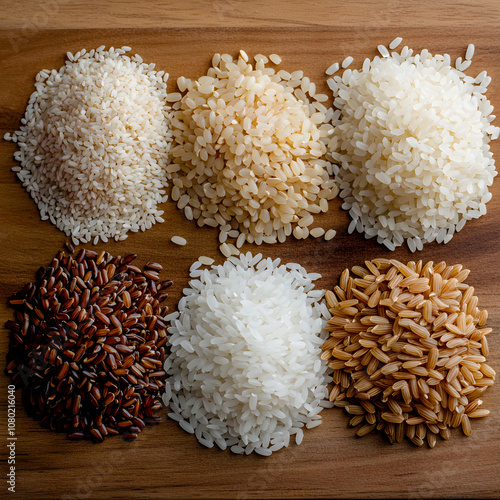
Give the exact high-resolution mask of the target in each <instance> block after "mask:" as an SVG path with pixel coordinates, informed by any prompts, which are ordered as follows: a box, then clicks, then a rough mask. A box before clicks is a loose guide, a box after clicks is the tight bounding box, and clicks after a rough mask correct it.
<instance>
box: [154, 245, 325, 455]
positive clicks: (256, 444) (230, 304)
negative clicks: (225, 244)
mask: <svg viewBox="0 0 500 500" xmlns="http://www.w3.org/2000/svg"><path fill="white" fill-rule="evenodd" d="M201 259H202V258H200V261H197V262H196V263H195V264H193V266H191V270H190V276H191V278H192V279H191V281H190V283H189V287H188V288H187V289H185V290H184V294H185V296H184V297H183V298H182V299H181V300H180V302H179V305H178V312H176V313H173V314H172V315H170V316H167V317H166V319H167V320H171V325H172V326H171V327H170V328H169V332H170V334H171V335H170V336H169V340H168V345H169V347H170V356H169V357H168V359H167V360H166V362H165V371H166V372H167V374H168V378H167V381H166V393H165V395H164V398H163V399H164V403H165V404H166V405H167V406H169V408H170V413H169V417H170V418H172V419H173V420H175V421H177V422H179V425H180V426H181V427H182V428H183V429H184V430H185V431H187V432H189V433H191V434H195V436H196V438H197V439H198V441H199V442H200V443H201V444H202V445H204V446H206V447H208V448H212V447H213V446H214V445H217V446H218V447H219V448H221V449H226V447H229V448H230V449H231V451H233V452H234V453H246V454H250V453H251V452H253V451H255V452H256V453H258V454H260V455H265V456H267V455H270V454H271V453H272V452H274V451H277V450H279V449H281V448H283V447H286V446H288V445H289V444H290V440H291V436H294V437H295V442H296V444H300V443H301V441H302V438H303V429H304V428H313V427H316V426H318V425H319V424H321V417H320V415H319V413H320V412H321V410H322V408H323V407H325V406H331V405H332V404H331V403H330V402H329V401H327V400H326V398H327V396H328V389H327V383H326V372H327V365H326V362H325V361H323V360H322V359H321V345H322V344H323V342H324V338H325V332H324V330H323V327H324V326H325V318H330V317H331V316H330V314H329V312H328V308H327V307H326V304H325V302H324V301H323V300H321V299H322V297H323V294H324V291H323V290H314V284H313V281H314V280H316V279H317V278H319V277H320V275H319V274H309V273H307V272H306V270H305V269H304V268H303V267H302V266H301V265H299V264H286V265H280V259H276V260H272V259H270V258H267V259H263V258H262V255H261V254H258V255H255V256H253V255H252V254H251V253H250V252H248V253H246V254H241V255H240V256H239V257H238V258H237V257H230V258H229V259H228V260H227V261H225V262H224V264H222V265H219V266H216V265H214V266H212V267H211V268H208V269H207V268H201V265H202V260H201ZM204 259H206V257H203V262H205V260H204Z"/></svg>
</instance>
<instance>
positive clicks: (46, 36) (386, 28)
mask: <svg viewBox="0 0 500 500" xmlns="http://www.w3.org/2000/svg"><path fill="white" fill-rule="evenodd" d="M54 2H55V3H56V4H57V6H58V7H57V9H56V10H55V11H54V15H53V16H50V19H48V20H47V22H46V23H41V22H40V25H39V27H38V28H36V29H33V30H29V29H23V25H22V22H23V21H26V20H27V21H30V19H33V16H35V14H37V13H38V12H40V6H43V5H48V4H50V2H48V1H46V2H43V1H42V2H33V1H30V2H28V1H18V2H16V7H15V12H14V11H9V10H8V9H10V6H9V5H8V4H7V3H6V2H2V10H3V12H2V11H1V10H0V18H1V19H2V21H1V23H0V27H1V29H0V67H1V68H2V91H1V93H0V117H1V118H0V136H2V137H3V135H4V134H5V133H6V132H12V131H13V130H15V129H16V128H17V127H18V125H19V121H20V119H21V117H22V115H23V112H24V108H25V106H26V103H27V100H28V97H29V95H30V93H31V92H32V90H33V81H34V76H35V75H36V73H37V72H38V71H39V70H40V69H42V68H59V67H60V66H61V65H62V63H63V60H64V53H65V52H66V51H73V52H76V51H78V50H80V49H81V48H83V47H85V48H87V49H89V48H92V47H97V46H98V45H101V44H105V45H107V46H109V45H114V46H120V45H130V46H131V47H132V48H133V51H135V52H137V53H139V54H141V56H142V57H143V58H144V60H145V61H148V62H155V63H156V64H157V67H158V68H159V69H164V70H166V71H168V72H169V73H170V75H171V80H170V82H169V87H170V90H174V88H175V80H176V78H177V77H178V76H181V75H184V76H187V77H198V76H200V75H202V74H203V73H204V72H205V71H206V69H207V68H208V66H209V63H210V60H211V57H212V54H213V52H222V51H228V52H230V53H233V54H236V53H237V51H238V50H239V49H240V48H244V49H245V50H246V51H247V52H248V53H249V54H250V55H254V54H256V53H258V52H261V53H266V54H270V53H272V52H276V53H278V54H280V55H281V56H282V58H283V64H282V67H283V68H285V69H287V70H295V69H303V70H304V72H305V73H306V74H307V75H308V76H310V77H311V79H312V80H313V81H315V82H316V84H317V86H318V88H319V89H322V90H326V85H325V79H324V70H325V69H326V68H327V67H328V66H329V65H330V64H331V63H332V62H334V61H336V60H342V59H343V58H344V57H346V56H347V55H353V56H354V57H355V63H354V64H355V65H357V66H358V67H359V66H360V65H361V63H362V60H363V59H364V58H365V57H373V56H374V55H375V49H376V46H377V45H378V44H379V43H386V44H388V43H389V42H390V41H391V40H392V39H393V38H394V37H395V36H398V35H401V36H404V37H405V43H407V44H409V45H410V46H411V47H412V48H414V49H416V50H420V49H422V48H428V49H429V50H430V51H431V52H441V53H442V52H448V53H450V54H451V55H452V56H453V57H457V56H463V54H464V53H465V49H466V46H467V44H468V43H469V42H473V43H475V45H476V56H475V57H474V61H473V65H472V67H471V68H470V70H468V73H469V74H475V73H478V72H480V71H482V70H483V69H487V70H488V73H489V74H490V75H491V77H492V79H493V81H492V83H491V86H490V89H489V90H488V97H489V99H490V100H491V102H492V104H493V105H494V106H495V107H497V108H498V107H499V106H500V66H499V64H498V53H499V50H500V39H499V37H498V34H499V27H500V16H499V13H498V2H496V1H494V0H491V1H489V2H487V1H482V2H474V3H472V2H467V3H462V2H460V3H459V2H451V1H447V2H441V3H438V2H429V1H424V2H420V3H419V4H418V5H417V4H416V2H376V3H375V2H335V3H334V2H318V1H316V2H313V1H311V2H309V3H307V4H306V3H301V4H300V5H299V3H298V2H271V3H269V4H268V3H267V2H245V3H243V2H231V3H229V2H223V1H215V0H214V1H213V2H183V3H182V4H181V3H177V2H175V5H177V7H175V8H174V3H173V2H170V5H168V3H165V2H151V3H150V7H151V8H147V7H146V6H145V5H144V4H143V3H138V2H122V4H121V7H122V8H121V9H119V10H118V9H114V10H111V6H112V4H114V2H111V1H101V2H99V5H100V7H98V8H96V9H95V10H94V9H88V8H86V7H83V4H84V2H79V1H75V2H70V1H69V0H67V1H61V0H54ZM402 4H404V9H403V10H402V11H401V12H392V11H387V9H385V12H384V7H388V8H394V6H400V5H402ZM165 5H166V6H167V7H168V8H167V7H165ZM178 5H182V8H181V7H178ZM217 5H219V6H220V5H222V6H223V7H224V9H225V10H223V18H221V17H220V14H218V13H217ZM334 5H335V7H334ZM244 6H245V7H244ZM219 12H220V9H219ZM30 16H31V17H30ZM221 19H223V20H224V23H222V21H221ZM255 23H256V24H257V25H258V27H255ZM221 24H224V26H226V27H225V28H224V29H221V28H220V26H221ZM125 28H127V29H125ZM496 123H497V124H498V120H497V122H496ZM499 146H500V145H499V141H497V142H496V143H492V150H493V152H494V154H495V155H497V156H498V154H500V147H499ZM14 151H15V146H14V145H13V144H12V143H8V142H5V141H0V187H1V190H2V196H1V197H0V223H1V226H0V243H1V244H2V251H1V254H0V277H1V285H2V286H1V288H0V322H1V326H0V332H1V334H0V335H1V336H0V368H1V370H2V376H1V378H0V382H1V383H0V414H1V416H2V419H1V422H2V428H1V430H0V435H1V436H2V437H5V436H6V424H5V422H6V418H5V416H6V393H7V389H6V387H7V384H8V379H7V377H5V376H4V375H3V371H4V368H5V353H6V352H7V348H8V338H7V334H8V332H7V330H6V329H5V328H4V327H3V323H4V322H5V321H6V320H7V319H9V318H10V317H11V315H12V311H11V310H10V309H9V308H8V307H7V305H6V302H7V298H8V297H9V295H11V294H12V293H13V292H14V291H16V290H17V289H19V288H20V287H21V286H22V285H23V284H25V283H26V282H28V281H30V280H32V279H33V278H34V273H35V271H36V270H37V268H38V267H39V266H40V265H46V264H47V263H48V262H50V260H51V258H52V256H53V255H54V254H55V253H56V252H57V250H59V249H60V248H61V247H62V245H63V244H64V242H65V241H66V238H65V236H64V235H63V234H62V233H61V232H59V231H58V230H57V229H55V228H54V227H53V226H52V225H51V224H50V223H48V222H41V221H40V220H39V215H38V211H37V208H36V206H35V205H34V203H33V202H32V200H31V199H30V198H29V196H28V194H27V193H26V192H25V191H24V189H23V188H22V186H21V185H20V183H19V182H18V181H17V180H16V178H15V176H14V174H13V173H12V172H11V171H10V168H11V167H12V166H14V162H13V160H12V154H13V152H14ZM492 191H493V194H494V196H493V199H492V201H491V202H490V203H489V204H488V213H487V215H486V216H484V217H482V218H481V219H479V220H477V221H471V222H469V223H468V224H467V225H466V226H465V228H464V229H463V230H462V232H461V233H459V234H458V235H456V236H455V237H454V238H453V240H452V241H451V242H450V243H449V244H447V245H437V244H429V245H426V246H425V247H424V250H423V251H422V252H419V253H417V254H414V255H412V254H411V253H410V252H409V251H408V250H407V249H406V248H399V249H397V250H396V251H395V252H393V253H391V252H388V251H387V250H385V249H384V248H382V247H381V246H379V245H377V244H376V242H374V241H373V240H365V239H364V238H363V236H361V235H359V234H353V235H347V226H348V223H349V218H348V216H347V214H346V213H345V212H344V211H342V210H341V208H340V205H341V202H340V200H339V199H336V200H333V201H332V202H331V205H330V211H329V212H328V213H327V214H325V215H324V216H322V217H321V218H318V222H319V225H322V226H323V227H332V228H334V229H336V230H337V233H338V234H337V236H336V237H335V238H334V239H333V240H331V241H330V242H324V241H322V240H313V239H308V240H307V241H295V240H291V241H287V242H286V243H285V244H282V245H262V246H261V247H259V248H257V247H255V246H252V245H248V244H247V245H246V246H245V247H244V250H251V251H254V252H256V251H257V250H258V251H262V252H263V253H264V254H265V255H266V256H272V257H275V256H280V257H282V259H283V260H284V261H295V262H300V263H301V264H302V265H304V266H305V267H306V268H307V269H308V270H309V271H311V272H320V273H322V275H323V278H322V279H321V280H319V283H318V285H319V286H322V287H330V288H331V287H332V286H333V285H335V284H336V282H337V280H338V277H339V276H340V273H341V272H342V270H343V269H344V268H345V267H351V266H352V265H355V264H358V263H361V262H363V261H364V260H366V259H372V258H375V257H381V256H384V257H395V258H398V259H400V260H403V261H408V260H412V259H422V260H424V261H427V260H433V261H435V262H439V261H441V260H445V261H446V262H448V263H462V264H464V266H466V267H468V268H469V269H471V274H470V277H469V279H468V282H469V283H470V284H471V285H473V286H474V287H475V289H476V294H477V295H478V297H479V302H480V306H481V307H485V308H487V309H488V310H489V313H490V319H489V321H488V324H489V326H491V327H493V329H494V332H493V333H492V334H491V336H490V339H489V340H490V348H491V356H490V359H489V362H490V364H491V366H493V367H494V368H495V369H496V370H497V371H499V368H500V355H499V351H500V339H499V338H498V330H499V326H500V286H499V283H500V269H499V265H498V249H499V247H500V230H499V219H500V184H499V181H498V180H497V181H496V182H495V183H494V186H493V189H492ZM164 209H165V213H166V217H165V219H166V222H165V223H164V224H161V225H156V226H154V227H153V228H152V229H151V230H149V231H147V232H145V233H141V234H133V235H131V236H130V237H129V238H128V239H127V240H126V241H124V242H120V243H116V242H111V243H109V244H106V245H104V244H99V245H97V249H99V250H100V249H103V248H106V249H107V250H108V251H109V252H111V253H112V254H115V255H116V254H121V255H123V254H125V253H127V252H134V253H137V254H138V255H139V257H138V261H139V263H141V264H142V263H145V262H146V261H147V260H156V261H158V262H160V263H162V264H164V266H165V268H166V271H164V272H163V276H165V277H168V278H171V279H173V280H174V286H173V287H172V288H171V294H170V297H169V298H168V299H167V304H168V305H169V306H170V307H171V308H175V304H176V302H177V300H178V299H179V298H180V296H181V292H182V288H183V287H185V286H186V284H187V281H188V279H187V278H188V269H189V266H190V264H191V263H192V262H193V261H194V260H195V259H196V258H197V257H198V256H199V255H200V254H204V255H208V256H211V257H213V258H215V259H216V261H217V262H222V256H221V255H220V254H219V253H218V250H217V231H216V230H214V229H210V228H198V227H197V226H196V224H195V223H193V222H188V221H187V220H186V219H185V218H184V217H183V215H182V214H181V213H180V212H179V211H178V210H177V209H176V208H175V206H174V204H173V203H171V202H168V203H166V204H165V206H164ZM176 234H178V235H182V236H184V237H186V239H187V240H188V244H187V246H186V247H183V248H181V247H177V246H175V245H173V244H172V243H170V241H169V240H170V237H171V236H173V235H176ZM484 404H485V407H487V408H489V409H490V410H492V414H491V415H490V416H489V417H487V418H486V419H482V420H478V421H474V422H473V433H472V436H471V437H469V438H466V437H465V436H463V435H462V433H461V432H460V431H458V430H456V431H454V432H452V439H451V440H450V441H448V442H445V441H439V442H438V445H437V446H436V448H435V449H433V450H430V449H428V448H426V447H423V448H421V449H420V448H416V447H414V446H413V445H411V444H408V443H403V444H400V445H394V446H390V445H389V444H387V443H386V442H385V441H384V440H383V438H382V437H381V436H379V435H370V436H367V437H365V438H363V439H355V438H354V437H353V435H354V432H353V431H352V429H348V428H347V423H348V418H347V416H346V415H345V414H344V413H343V412H342V411H340V410H337V409H333V410H326V411H324V412H323V414H324V423H323V425H321V426H320V427H318V428H317V429H314V430H311V431H309V432H306V435H305V438H304V442H303V444H302V445H301V446H299V447H297V446H292V447H290V448H289V449H286V450H283V451H281V452H279V453H276V454H273V456H271V457H270V458H262V457H258V456H249V457H245V456H235V455H232V454H231V453H229V452H221V451H219V450H215V449H212V450H207V449H205V448H203V447H201V446H200V445H198V443H197V441H196V439H195V438H194V437H193V436H189V435H188V434H186V433H185V432H183V431H182V430H180V429H179V427H178V426H177V425H176V424H175V423H174V422H172V421H165V422H163V423H161V424H160V425H159V426H157V427H155V428H148V429H146V431H144V432H143V433H141V435H140V436H139V438H138V440H137V441H136V442H134V443H124V442H123V441H122V440H121V439H120V438H114V439H107V440H106V441H105V442H104V443H103V444H100V445H94V444H92V443H74V442H70V441H68V440H66V438H65V436H64V435H58V434H54V433H51V432H49V431H47V430H45V429H41V428H40V426H39V424H38V422H35V421H33V420H32V419H30V418H28V417H27V415H26V413H25V411H24V409H23V407H22V405H21V397H20V393H19V392H18V393H17V423H16V425H17V427H16V431H17V436H18V440H17V464H16V472H17V487H16V490H17V496H18V497H19V498H29V497H33V496H35V497H36V498H117V499H118V498H247V497H248V498H280V497H281V498H328V497H330V498H331V497H334V498H346V497H348V498H437V497H438V498H456V497H461V496H465V497H477V498H498V497H499V496H500V477H499V476H498V463H499V461H500V425H499V423H500V420H499V418H500V417H499V415H500V389H499V387H498V386H493V387H492V388H491V389H489V390H488V391H487V393H486V396H485V397H484ZM164 413H165V412H162V415H164ZM4 453H5V448H3V447H2V454H4ZM2 458H3V455H2ZM2 463H3V464H5V462H4V461H3V462H2ZM3 467H4V466H3ZM4 470H5V469H3V468H2V473H4ZM465 471H466V472H465ZM0 488H6V486H4V485H2V486H1V487H0ZM1 491H2V493H3V491H4V490H1ZM5 491H6V490H5Z"/></svg>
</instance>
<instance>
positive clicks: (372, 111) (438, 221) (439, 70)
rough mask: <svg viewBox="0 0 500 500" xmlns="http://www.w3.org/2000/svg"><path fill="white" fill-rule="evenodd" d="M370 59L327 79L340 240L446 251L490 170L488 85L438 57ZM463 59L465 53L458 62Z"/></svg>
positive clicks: (405, 53)
mask: <svg viewBox="0 0 500 500" xmlns="http://www.w3.org/2000/svg"><path fill="white" fill-rule="evenodd" d="M396 43H397V44H398V45H399V43H400V39H399V37H398V38H397V39H395V40H394V41H393V42H392V43H391V44H390V46H391V48H392V47H396ZM384 49H385V50H384ZM379 51H380V53H381V54H382V55H383V56H385V57H382V58H380V57H375V58H374V59H373V60H372V61H370V60H365V63H364V64H363V69H362V70H361V71H359V70H352V71H351V70H347V71H345V72H344V73H343V75H342V76H338V75H336V76H334V77H333V78H330V79H329V80H328V86H329V88H330V89H331V90H332V91H333V94H334V105H335V107H337V108H338V109H339V110H340V115H335V116H333V118H332V123H333V125H334V126H335V129H334V132H333V134H332V137H331V140H330V142H329V145H328V147H329V152H330V154H331V157H330V158H331V159H332V160H333V161H334V162H335V164H336V167H335V173H336V177H335V178H336V180H337V182H338V184H339V189H340V196H341V197H342V198H343V204H342V208H344V209H345V210H348V211H349V214H350V216H351V217H352V222H351V224H350V225H349V229H348V232H349V233H351V232H353V231H354V230H356V231H358V232H364V234H365V237H366V238H372V237H376V238H377V241H378V242H379V243H381V244H383V245H385V246H386V247H387V248H388V249H390V250H394V249H395V248H396V247H398V246H400V245H401V244H402V243H403V242H404V241H405V240H406V241H407V244H408V247H409V248H410V250H411V251H416V250H421V249H422V247H423V244H424V243H428V242H432V241H437V242H438V243H447V242H449V241H450V240H451V238H452V237H453V235H454V233H455V232H457V231H458V230H459V229H461V228H462V227H463V224H464V223H465V221H467V220H470V219H477V218H478V217H480V216H481V215H484V214H485V213H486V203H487V202H488V201H489V200H490V199H491V193H490V192H489V191H488V187H489V186H491V184H492V182H493V178H494V177H495V176H496V174H497V172H496V170H495V162H494V159H493V156H492V153H491V151H490V148H489V144H488V143H489V141H490V140H492V139H495V138H497V137H498V134H499V130H500V129H499V128H498V127H495V126H493V125H492V124H491V122H492V120H493V119H494V115H492V111H493V107H492V106H491V104H490V102H489V101H488V99H487V98H486V97H485V92H486V87H487V85H488V83H489V82H490V78H489V77H488V76H487V75H486V72H484V71H483V72H482V73H480V74H479V75H478V76H477V77H476V78H473V77H470V76H466V75H464V74H463V73H461V72H460V70H463V69H466V68H467V67H468V65H469V64H470V61H469V60H466V61H465V62H462V60H461V58H459V59H458V60H457V68H458V70H457V69H455V68H452V67H451V66H450V64H451V60H450V56H449V55H448V54H445V55H444V56H440V55H437V56H432V55H430V54H429V53H428V51H427V50H425V49H424V50H423V51H422V53H421V54H416V55H415V56H413V55H412V54H413V51H412V50H411V49H409V48H408V47H404V48H403V49H402V50H401V53H400V54H397V53H392V55H389V53H388V52H386V51H387V49H386V48H385V47H384V48H382V46H379ZM472 54H473V46H472V45H469V47H468V49H467V54H466V59H468V58H469V57H472ZM344 62H345V61H344ZM342 66H343V67H345V65H344V64H343V65H342Z"/></svg>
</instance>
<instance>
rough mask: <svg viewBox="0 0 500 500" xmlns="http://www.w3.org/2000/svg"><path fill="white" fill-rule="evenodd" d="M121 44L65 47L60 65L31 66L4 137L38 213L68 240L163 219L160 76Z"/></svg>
mask: <svg viewBox="0 0 500 500" xmlns="http://www.w3.org/2000/svg"><path fill="white" fill-rule="evenodd" d="M129 50H130V48H129V47H122V48H120V49H114V48H113V47H111V48H110V49H109V50H105V48H104V46H102V47H99V48H98V49H95V50H91V51H90V52H88V53H87V52H86V51H85V50H82V51H80V52H78V53H77V54H75V55H72V54H71V53H68V54H67V57H68V60H67V61H66V63H65V65H64V66H63V67H62V68H61V69H60V70H59V71H56V70H52V71H49V70H43V71H41V72H40V73H38V75H37V77H36V84H35V88H36V90H35V92H33V94H32V95H31V97H30V100H29V103H28V106H27V109H26V113H25V115H24V118H23V119H22V121H21V122H22V125H21V127H20V129H19V130H18V131H17V132H15V133H14V134H12V135H10V134H6V135H5V139H7V140H12V141H14V142H17V145H18V147H19V150H18V151H16V153H15V154H14V158H15V159H16V160H17V161H19V163H20V164H21V165H20V166H16V167H14V168H13V170H14V171H15V172H16V173H17V176H18V177H19V179H20V180H21V181H22V183H23V186H24V187H25V188H26V190H27V191H28V192H29V193H30V195H31V196H32V198H33V199H34V200H35V202H36V204H37V205H38V209H39V210H40V215H41V218H42V220H50V221H51V222H52V224H54V225H56V226H57V227H58V228H59V229H60V230H61V231H64V232H65V233H66V235H67V236H69V237H71V238H72V240H73V242H74V243H75V244H77V243H78V242H84V243H87V242H90V241H93V242H94V243H97V241H98V240H99V239H102V240H103V241H105V242H106V241H107V240H108V239H109V238H114V239H115V240H123V239H125V238H126V237H127V232H128V231H134V232H135V231H139V230H142V231H144V230H146V229H149V228H150V227H151V226H152V225H153V224H154V223H156V222H163V218H162V217H161V216H162V214H163V211H162V210H159V209H158V207H157V205H158V204H159V203H162V202H165V201H166V200H167V197H166V194H165V187H166V185H167V175H166V165H167V162H168V161H167V153H168V150H169V147H170V143H171V132H170V128H169V125H168V111H169V108H168V105H167V91H166V81H167V79H168V74H166V73H165V72H164V71H160V72H157V71H155V70H154V64H146V63H143V62H142V59H141V57H140V56H138V55H135V56H132V57H128V56H127V55H125V54H126V52H128V51H129Z"/></svg>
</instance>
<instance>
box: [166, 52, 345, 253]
mask: <svg viewBox="0 0 500 500" xmlns="http://www.w3.org/2000/svg"><path fill="white" fill-rule="evenodd" d="M270 59H271V61H272V62H274V63H275V64H278V63H279V62H280V61H281V59H280V58H279V57H278V56H277V55H276V54H273V55H271V56H270ZM255 61H256V62H255V67H254V66H253V65H252V64H251V63H250V62H248V56H247V55H246V53H245V52H243V51H240V54H239V57H238V58H237V59H236V60H234V59H233V58H232V57H231V56H230V55H229V54H223V55H220V54H215V55H214V57H213V60H212V67H211V68H210V69H209V70H208V73H207V75H206V76H203V77H201V78H199V79H198V80H197V81H191V80H188V79H186V78H183V77H182V78H180V79H179V80H178V87H179V90H180V91H181V92H183V93H184V95H182V96H181V94H180V93H179V94H178V95H177V97H178V99H179V100H178V101H177V102H176V103H175V104H174V105H173V109H174V112H173V119H172V132H173V140H174V144H173V146H172V149H171V152H170V157H171V164H170V165H169V167H168V168H167V172H168V174H169V175H170V176H171V178H172V184H173V187H172V193H171V196H172V199H173V200H175V201H176V202H177V206H178V207H179V208H180V209H182V210H183V211H184V214H185V216H186V217H187V218H188V219H189V220H192V219H196V220H197V223H198V225H199V226H204V225H207V226H212V227H219V230H220V238H219V239H220V243H221V244H222V247H221V250H222V251H223V253H224V254H225V255H226V256H229V255H230V254H232V253H233V254H237V253H239V251H238V250H237V248H239V247H241V246H242V245H243V243H244V242H245V241H248V242H250V243H256V244H258V245H259V244H261V243H263V242H264V243H276V242H278V241H279V242H283V241H285V239H286V238H287V237H288V236H290V235H291V234H292V232H293V234H294V236H295V237H296V238H299V239H300V238H306V237H307V236H308V235H309V234H310V232H311V233H312V235H313V236H316V237H319V236H323V235H324V234H325V231H324V230H323V229H322V228H316V230H314V229H313V230H312V231H311V229H310V227H311V226H312V224H313V222H314V216H315V214H318V213H320V212H326V211H327V210H328V201H329V200H330V199H332V198H334V197H335V196H336V195H337V193H338V189H337V186H336V185H335V183H334V181H333V180H332V179H331V178H330V174H331V173H332V165H331V164H330V163H329V162H327V161H325V160H324V158H323V157H324V154H325V152H326V146H325V142H326V141H327V139H328V137H329V135H331V133H332V132H333V127H332V125H331V124H328V123H327V122H329V121H330V120H331V118H332V116H333V111H332V110H331V109H330V110H329V109H327V108H326V106H325V105H324V104H323V103H324V102H326V101H327V96H326V95H323V94H316V86H315V84H314V83H312V82H311V81H310V80H309V78H307V77H304V75H303V72H302V71H295V72H293V73H289V72H287V71H284V70H281V71H278V72H276V71H275V69H274V68H272V67H267V66H266V64H267V63H268V61H269V59H268V58H267V57H266V56H263V55H257V56H255ZM332 236H333V234H332V233H331V232H330V233H329V235H328V237H332ZM228 238H234V239H236V244H235V245H233V244H229V243H225V242H226V240H227V239H228Z"/></svg>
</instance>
